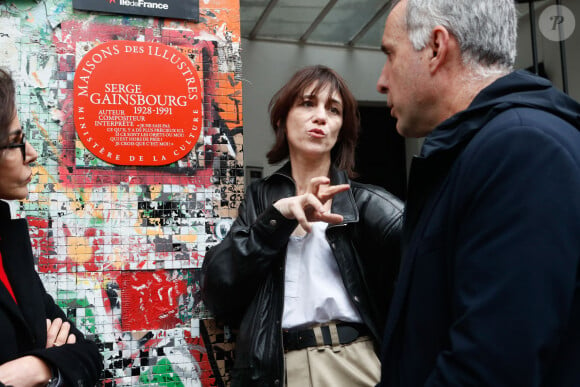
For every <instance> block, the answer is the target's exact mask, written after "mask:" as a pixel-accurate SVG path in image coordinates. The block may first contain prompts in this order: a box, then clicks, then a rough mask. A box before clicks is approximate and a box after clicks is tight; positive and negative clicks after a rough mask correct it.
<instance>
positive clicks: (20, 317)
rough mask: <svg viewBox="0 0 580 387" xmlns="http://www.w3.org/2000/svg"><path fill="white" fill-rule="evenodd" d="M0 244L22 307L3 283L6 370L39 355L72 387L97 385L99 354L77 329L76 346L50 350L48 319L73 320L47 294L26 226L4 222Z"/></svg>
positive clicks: (1, 347)
mask: <svg viewBox="0 0 580 387" xmlns="http://www.w3.org/2000/svg"><path fill="white" fill-rule="evenodd" d="M5 205H6V204H5V203H1V204H0V206H5ZM0 238H1V241H0V249H1V252H2V261H3V263H4V269H5V271H6V275H7V276H8V279H9V280H10V285H11V286H12V290H13V291H14V295H15V297H16V300H17V301H18V305H17V304H16V303H15V302H14V299H13V298H12V296H11V295H10V293H9V292H8V290H7V289H6V287H5V286H4V284H3V283H2V282H0V334H1V335H2V336H1V338H0V342H1V344H0V364H3V363H6V362H8V361H10V360H14V359H16V358H19V357H22V356H26V355H34V356H37V357H39V358H41V359H42V360H44V361H45V362H47V363H48V364H49V365H52V366H56V367H57V368H58V369H59V370H60V372H61V375H62V377H64V379H65V383H66V385H67V386H79V387H80V386H92V385H94V384H95V383H96V381H97V380H98V378H99V376H100V375H99V373H100V371H101V370H102V368H103V365H102V359H101V356H100V354H99V350H98V348H97V346H96V345H95V344H94V343H93V342H91V341H88V340H86V339H85V338H84V336H83V334H82V333H81V332H80V331H79V330H78V329H76V328H75V327H74V325H72V323H71V333H74V334H75V336H76V339H77V342H76V344H65V345H63V346H60V347H52V348H48V349H46V348H45V347H46V319H47V318H48V319H51V320H54V319H55V318H57V317H60V318H61V319H62V320H63V321H68V320H67V318H66V315H65V314H64V312H63V311H62V310H61V309H60V308H59V307H58V305H56V304H55V302H54V300H53V299H52V297H51V296H50V295H49V294H48V293H47V292H46V290H45V288H44V286H43V284H42V282H41V280H40V277H39V276H38V273H37V272H36V270H35V268H34V261H33V256H32V248H31V245H30V236H29V234H28V225H27V222H26V220H25V219H14V220H12V219H9V217H6V216H3V217H2V218H1V219H0ZM69 322H70V321H69Z"/></svg>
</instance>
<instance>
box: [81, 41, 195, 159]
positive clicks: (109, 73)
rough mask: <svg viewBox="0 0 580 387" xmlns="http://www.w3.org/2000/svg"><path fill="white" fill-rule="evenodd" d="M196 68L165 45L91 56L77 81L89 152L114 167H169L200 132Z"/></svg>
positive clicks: (119, 44) (126, 44) (124, 46)
mask: <svg viewBox="0 0 580 387" xmlns="http://www.w3.org/2000/svg"><path fill="white" fill-rule="evenodd" d="M201 94H202V86H201V85H200V83H199V77H198V75H197V71H196V69H195V67H194V65H193V63H192V62H191V61H190V60H189V58H188V57H187V56H186V55H184V54H183V53H181V52H180V51H178V50H177V49H175V48H173V47H171V46H167V45H164V44H161V43H152V42H135V41H119V40H116V41H111V42H107V43H103V44H100V45H98V46H96V47H94V48H93V49H91V50H90V51H88V52H87V53H86V54H85V55H84V56H83V58H82V59H81V61H80V63H79V65H78V66H77V69H76V72H75V78H74V121H75V128H76V131H77V134H78V136H79V139H80V140H81V141H82V143H83V144H84V146H85V147H86V148H87V149H88V150H89V151H90V152H91V153H93V154H94V155H95V156H97V157H98V158H100V159H101V160H103V161H106V162H108V163H111V164H116V165H167V164H171V163H173V162H175V161H177V160H179V159H181V158H183V157H185V156H186V155H187V154H188V153H189V152H190V151H191V150H192V149H193V147H194V145H195V144H196V142H197V140H198V138H199V135H200V133H201V131H202V107H201V106H202V105H201V100H202V95H201Z"/></svg>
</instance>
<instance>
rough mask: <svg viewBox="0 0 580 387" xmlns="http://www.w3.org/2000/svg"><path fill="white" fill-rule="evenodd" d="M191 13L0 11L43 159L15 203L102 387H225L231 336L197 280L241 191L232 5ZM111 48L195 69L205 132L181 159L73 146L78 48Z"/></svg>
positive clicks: (22, 105) (2, 58) (51, 1)
mask: <svg viewBox="0 0 580 387" xmlns="http://www.w3.org/2000/svg"><path fill="white" fill-rule="evenodd" d="M199 8H200V17H199V23H193V22H188V21H182V20H169V19H156V18H146V17H129V16H122V15H112V14H98V13H87V12H80V11H73V9H72V0H21V1H6V2H1V3H0V66H2V67H4V68H8V69H9V70H10V71H11V72H12V74H13V76H14V77H15V79H16V81H17V101H18V104H19V105H18V111H19V116H20V120H21V122H22V124H23V127H24V128H25V130H26V135H27V138H28V139H29V141H30V142H31V143H32V144H33V146H34V147H35V148H36V150H37V151H38V153H39V158H38V161H37V163H36V165H35V167H34V178H33V181H32V183H31V185H30V191H31V194H30V196H29V198H28V200H27V201H25V202H22V203H19V208H20V211H21V212H22V213H23V215H24V216H26V217H27V218H28V221H29V224H30V226H31V234H32V239H33V248H34V250H35V255H36V257H37V260H38V271H39V272H40V273H41V278H42V279H43V282H44V283H45V285H46V287H47V290H48V291H49V292H50V293H51V294H52V295H53V296H54V297H55V299H56V300H57V302H58V303H59V304H60V305H61V306H62V307H63V308H64V309H65V310H66V312H67V313H68V315H69V316H70V317H71V318H72V319H73V320H74V321H76V324H77V325H78V326H79V328H80V329H81V330H82V331H84V332H85V333H86V334H87V335H88V336H89V337H91V338H93V339H94V340H95V341H96V342H97V343H98V345H99V346H100V348H101V351H102V355H103V357H104V361H105V371H104V374H103V375H102V379H101V380H102V382H101V384H102V385H104V386H136V385H160V386H224V385H228V377H227V375H228V372H227V370H228V367H229V366H230V365H231V359H232V348H233V343H232V337H231V335H230V334H229V332H228V331H227V330H226V331H224V329H223V327H218V326H216V324H215V322H214V321H213V320H212V319H211V316H210V315H209V313H208V312H207V311H206V310H205V309H204V307H203V304H202V302H201V300H200V294H199V282H200V267H201V264H202V262H203V258H204V254H205V251H206V250H207V248H208V247H209V246H211V245H212V244H215V243H216V242H217V241H218V240H219V239H220V238H221V237H223V235H224V233H225V232H227V230H228V229H229V225H230V224H231V220H232V218H233V217H235V216H236V209H237V207H238V205H239V202H240V200H241V198H242V195H243V189H244V185H243V157H242V155H243V150H242V145H243V137H242V128H243V121H242V94H241V90H242V88H241V61H240V47H239V44H240V33H239V31H240V20H239V19H240V15H239V3H238V1H237V0H211V1H209V0H200V4H199ZM111 40H138V41H144V42H159V43H164V44H167V45H170V46H173V47H175V48H177V49H178V50H180V51H182V52H183V53H185V54H186V55H187V56H188V57H189V59H190V60H191V61H192V63H194V64H195V66H196V67H197V69H198V75H199V79H200V80H201V82H202V84H203V121H204V122H203V133H202V134H201V135H200V137H199V140H198V142H197V144H196V145H195V147H194V149H193V150H192V151H191V153H190V154H189V155H188V156H187V157H185V158H184V159H182V160H180V161H178V162H176V163H174V164H171V165H168V166H164V167H122V166H114V165H109V164H107V163H104V162H102V161H100V160H98V159H96V158H95V157H94V156H93V155H92V154H91V153H90V152H88V151H87V150H86V149H84V148H83V146H82V143H81V142H80V141H79V140H78V138H77V136H76V132H75V128H74V123H73V79H74V76H75V67H76V64H77V63H78V61H79V58H78V57H77V56H76V54H75V53H76V52H77V47H76V46H77V44H78V43H79V42H85V43H86V42H89V43H92V44H97V43H103V42H108V41H111ZM152 76H155V75H154V74H152Z"/></svg>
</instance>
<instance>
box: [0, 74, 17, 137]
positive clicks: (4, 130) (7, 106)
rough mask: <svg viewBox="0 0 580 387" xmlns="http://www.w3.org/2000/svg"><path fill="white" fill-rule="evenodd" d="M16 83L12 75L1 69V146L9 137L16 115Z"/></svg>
mask: <svg viewBox="0 0 580 387" xmlns="http://www.w3.org/2000/svg"><path fill="white" fill-rule="evenodd" d="M14 94H15V88H14V81H13V80H12V77H11V76H10V74H9V73H8V72H6V71H4V70H2V69H0V144H2V143H4V141H5V140H6V138H7V137H8V126H9V125H10V123H11V122H12V120H13V119H14V115H15V114H16V101H15V95H14Z"/></svg>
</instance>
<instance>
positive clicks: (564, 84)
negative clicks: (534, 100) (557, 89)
mask: <svg viewBox="0 0 580 387" xmlns="http://www.w3.org/2000/svg"><path fill="white" fill-rule="evenodd" d="M556 5H557V6H558V17H562V15H560V0H556ZM562 24H563V23H560V24H558V33H559V34H560V64H561V66H562V89H563V90H564V93H566V94H568V71H567V68H568V67H567V65H566V43H565V41H564V39H562V36H563V34H562Z"/></svg>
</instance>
